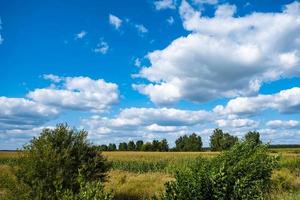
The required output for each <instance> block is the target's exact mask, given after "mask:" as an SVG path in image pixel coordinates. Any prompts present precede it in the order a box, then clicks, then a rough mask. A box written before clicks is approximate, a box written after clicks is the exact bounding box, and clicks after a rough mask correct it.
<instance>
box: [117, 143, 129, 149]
mask: <svg viewBox="0 0 300 200" xmlns="http://www.w3.org/2000/svg"><path fill="white" fill-rule="evenodd" d="M127 148H128V147H127V143H126V142H121V143H120V144H119V151H127Z"/></svg>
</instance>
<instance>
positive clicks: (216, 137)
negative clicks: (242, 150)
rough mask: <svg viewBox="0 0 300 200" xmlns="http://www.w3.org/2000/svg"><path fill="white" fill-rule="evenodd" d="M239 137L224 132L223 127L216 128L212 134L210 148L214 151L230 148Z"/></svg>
mask: <svg viewBox="0 0 300 200" xmlns="http://www.w3.org/2000/svg"><path fill="white" fill-rule="evenodd" d="M237 141H238V138H237V137H235V136H232V135H230V134H229V133H223V131H222V129H219V128H217V129H215V130H214V132H213V134H212V135H211V136H210V148H211V150H212V151H222V150H228V149H230V148H231V147H232V146H233V145H234V144H235V143H236V142H237Z"/></svg>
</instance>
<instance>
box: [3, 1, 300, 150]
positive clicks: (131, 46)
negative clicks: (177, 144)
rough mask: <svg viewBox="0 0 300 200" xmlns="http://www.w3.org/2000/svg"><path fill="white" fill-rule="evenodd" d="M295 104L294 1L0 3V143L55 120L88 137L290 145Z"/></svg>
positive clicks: (298, 78) (297, 19)
mask: <svg viewBox="0 0 300 200" xmlns="http://www.w3.org/2000/svg"><path fill="white" fill-rule="evenodd" d="M299 114H300V2H298V1H287V0H276V1H269V0H255V1H251V0H239V1H237V0H236V1H232V0H230V1H225V0H144V1H142V0H127V1H117V0H102V1H99V0H90V1H83V0H76V1H67V0H65V1H61V0H52V1H38V0H28V1H19V0H2V1H0V149H15V148H20V147H21V146H22V145H23V144H24V143H26V142H28V141H29V140H30V139H31V138H32V137H33V136H36V135H37V134H38V133H39V132H40V131H41V130H42V129H43V128H45V127H53V126H55V124H57V123H60V122H67V123H68V124H70V125H71V126H74V127H76V128H80V129H81V128H84V129H86V130H88V131H89V138H90V139H91V140H92V141H93V142H94V143H96V144H103V143H109V142H115V143H119V142H121V141H128V140H138V139H143V140H153V139H162V138H166V139H168V140H169V142H170V144H171V146H172V145H173V142H174V140H175V139H176V138H177V137H178V136H180V135H183V134H188V133H192V132H196V133H198V134H200V135H201V136H202V139H203V141H204V146H208V144H209V136H210V135H211V133H212V130H213V129H214V128H217V127H219V128H222V129H223V130H225V131H228V132H230V133H231V134H233V135H236V136H239V137H242V135H244V134H245V133H246V132H247V131H249V130H257V131H259V132H260V133H261V136H262V139H263V141H264V142H271V143H274V144H278V143H281V144H288V143H289V144H290V143H293V144H295V143H300V115H299Z"/></svg>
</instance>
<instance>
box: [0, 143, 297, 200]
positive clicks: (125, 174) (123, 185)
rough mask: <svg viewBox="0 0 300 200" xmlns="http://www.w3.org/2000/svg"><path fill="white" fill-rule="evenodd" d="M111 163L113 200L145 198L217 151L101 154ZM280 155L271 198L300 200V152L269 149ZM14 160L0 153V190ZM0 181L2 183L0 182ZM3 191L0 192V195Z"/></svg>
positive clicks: (11, 154) (109, 186) (13, 155)
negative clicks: (188, 167) (177, 173)
mask: <svg viewBox="0 0 300 200" xmlns="http://www.w3.org/2000/svg"><path fill="white" fill-rule="evenodd" d="M103 154H104V155H105V156H106V157H107V159H108V160H109V161H110V162H111V163H112V170H111V171H110V172H109V174H108V179H107V182H106V184H105V187H106V189H107V190H113V191H114V192H115V193H116V199H130V200H135V199H149V198H150V197H151V196H153V195H155V194H159V193H160V192H162V191H163V189H164V184H165V183H166V182H167V181H169V180H172V179H173V174H174V172H175V171H176V170H180V169H181V168H184V167H187V166H188V165H190V164H191V163H193V162H194V160H195V158H197V157H199V156H203V157H208V158H209V157H213V156H215V155H218V152H119V151H116V152H103ZM270 154H273V155H276V154H278V155H281V159H280V166H279V168H278V169H276V170H274V172H273V176H272V180H273V185H274V190H273V193H272V195H271V199H287V200H288V199H291V200H296V199H300V149H296V148H290V149H270ZM16 159H17V153H15V152H0V188H3V185H1V184H5V183H4V180H5V178H4V177H7V176H12V173H11V172H10V171H11V169H10V165H13V163H14V161H15V160H16ZM1 179H2V180H1ZM4 194H5V190H3V189H0V199H1V195H4Z"/></svg>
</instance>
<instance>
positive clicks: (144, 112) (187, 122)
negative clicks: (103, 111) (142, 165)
mask: <svg viewBox="0 0 300 200" xmlns="http://www.w3.org/2000/svg"><path fill="white" fill-rule="evenodd" d="M211 117H212V116H211V113H209V112H207V111H201V110H200V111H190V110H179V109H173V108H127V109H124V110H122V111H121V112H120V113H119V114H118V115H117V116H115V117H113V118H107V117H101V116H93V117H91V118H87V119H83V120H82V122H81V124H82V127H85V128H86V129H87V130H90V132H91V133H93V134H96V135H107V134H108V135H109V136H110V137H123V136H126V135H130V136H131V137H145V136H146V135H149V134H155V133H162V132H163V133H170V134H179V132H180V133H181V132H182V131H185V132H186V133H187V130H188V128H191V127H193V126H196V125H199V124H201V123H203V122H207V121H209V120H211ZM103 129H105V131H103ZM145 134H146V135H145Z"/></svg>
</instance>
